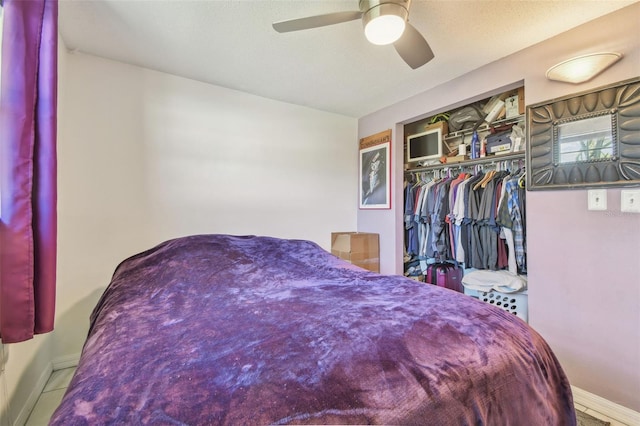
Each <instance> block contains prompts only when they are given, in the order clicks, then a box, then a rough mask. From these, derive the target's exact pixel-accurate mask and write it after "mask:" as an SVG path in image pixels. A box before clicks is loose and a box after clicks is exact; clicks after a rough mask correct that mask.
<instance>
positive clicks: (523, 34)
mask: <svg viewBox="0 0 640 426" xmlns="http://www.w3.org/2000/svg"><path fill="white" fill-rule="evenodd" d="M636 1H637V0H636ZM634 2H635V1H633V0H629V1H623V0H556V1H546V0H545V1H543V0H534V1H526V0H512V1H509V0H499V1H490V0H472V1H462V0H460V1H458V0H435V1H432V0H429V1H425V0H414V1H413V4H412V6H411V10H410V14H409V20H410V22H411V23H412V24H413V25H414V26H415V27H416V28H417V29H418V30H419V31H420V32H421V33H422V34H423V35H424V37H425V38H426V39H427V41H428V42H429V44H430V45H431V48H432V49H433V51H434V53H435V59H433V60H432V61H431V62H429V63H427V64H426V65H424V66H422V67H421V68H418V69H416V70H412V69H411V68H409V67H408V66H407V65H406V64H405V63H404V62H403V61H402V60H401V59H400V57H399V56H398V54H397V53H396V52H395V50H394V48H393V47H392V46H374V45H371V44H369V43H368V42H367V41H366V39H365V38H364V33H363V30H362V23H361V22H360V21H358V20H356V21H351V22H347V23H342V24H338V25H332V26H328V27H323V28H316V29H312V30H306V31H299V32H292V33H285V34H279V33H277V32H275V31H274V30H273V29H272V27H271V23H272V22H274V21H281V20H285V19H291V18H297V17H304V16H309V15H315V14H322V13H330V12H336V11H346V10H357V8H358V1H357V0H348V1H346V0H345V1H309V0H293V1H292V0H275V1H266V0H200V1H189V0H170V1H167V0H125V1H122V0H120V1H114V0H93V1H86V0H60V3H59V4H60V6H59V15H60V16H59V20H60V21H59V29H60V33H61V36H62V39H63V41H64V43H65V45H66V47H67V48H68V49H70V50H77V51H80V52H84V53H88V54H92V55H96V56H101V57H104V58H109V59H113V60H117V61H121V62H125V63H130V64H134V65H138V66H142V67H146V68H150V69H154V70H158V71H163V72H166V73H170V74H175V75H179V76H183V77H187V78H191V79H194V80H199V81H203V82H207V83H212V84H215V85H219V86H223V87H227V88H231V89H237V90H241V91H244V92H248V93H252V94H255V95H259V96H263V97H267V98H271V99H276V100H281V101H285V102H290V103H293V104H298V105H305V106H309V107H312V108H316V109H320V110H325V111H330V112H335V113H339V114H344V115H348V116H352V117H361V116H364V115H366V114H368V113H371V112H374V111H377V110H379V109H381V108H383V107H385V106H387V105H389V104H392V103H395V102H397V101H400V100H403V99H406V98H408V97H411V96H413V95H414V94H416V93H419V92H422V91H424V90H427V89H429V88H430V87H433V86H436V85H438V84H440V83H443V82H446V81H448V80H451V79H453V78H455V77H457V76H460V75H462V74H465V73H467V72H469V71H472V70H474V69H476V68H478V67H480V66H482V65H484V64H487V63H489V62H493V61H495V60H497V59H500V58H502V57H504V56H507V55H509V54H511V53H514V52H516V51H518V50H521V49H523V48H525V47H527V46H530V45H532V44H535V43H538V42H540V41H542V40H545V39H547V38H549V37H552V36H554V35H556V34H559V33H561V32H563V31H566V30H568V29H570V28H573V27H575V26H577V25H580V24H582V23H584V22H587V21H590V20H592V19H595V18H597V17H598V16H601V15H604V14H607V13H610V12H612V11H614V10H617V9H619V8H622V7H624V6H627V5H629V4H631V3H634Z"/></svg>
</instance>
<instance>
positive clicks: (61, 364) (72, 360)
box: [13, 353, 80, 426]
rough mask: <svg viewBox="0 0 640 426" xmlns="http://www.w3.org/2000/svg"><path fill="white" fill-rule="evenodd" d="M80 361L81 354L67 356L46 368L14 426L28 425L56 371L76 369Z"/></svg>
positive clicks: (57, 359)
mask: <svg viewBox="0 0 640 426" xmlns="http://www.w3.org/2000/svg"><path fill="white" fill-rule="evenodd" d="M79 360H80V354H79V353H77V354H72V355H66V356H62V357H59V358H56V359H54V360H53V361H51V362H49V363H48V364H47V365H46V366H45V368H44V370H43V371H42V373H41V374H40V377H39V378H38V381H37V382H36V384H35V386H34V388H33V389H32V390H31V393H30V394H29V397H28V398H27V401H26V402H25V404H24V406H23V407H22V410H20V413H18V416H17V417H16V419H15V421H14V423H13V424H14V426H18V425H24V424H25V423H27V420H28V419H29V415H30V414H31V411H33V408H34V407H35V406H36V403H37V402H38V398H40V394H42V391H43V390H44V387H45V386H46V385H47V382H48V381H49V378H50V377H51V373H53V372H54V371H56V370H63V369H65V368H71V367H76V366H77V365H78V361H79Z"/></svg>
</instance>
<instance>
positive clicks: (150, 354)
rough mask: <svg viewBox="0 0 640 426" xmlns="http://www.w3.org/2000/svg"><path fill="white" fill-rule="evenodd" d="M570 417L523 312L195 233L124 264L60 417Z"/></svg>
mask: <svg viewBox="0 0 640 426" xmlns="http://www.w3.org/2000/svg"><path fill="white" fill-rule="evenodd" d="M310 423H313V424H330V423H334V424H335V423H340V424H346V423H350V424H353V423H357V424H372V423H376V424H402V425H408V424H423V425H424V424H426V425H479V424H485V425H524V424H527V425H563V424H568V425H573V424H575V413H574V408H573V400H572V395H571V390H570V386H569V383H568V380H567V379H566V377H565V375H564V373H563V371H562V369H561V367H560V365H559V364H558V362H557V360H556V358H555V356H554V354H553V353H552V352H551V350H550V349H549V347H548V346H547V344H546V343H545V342H544V340H543V339H542V338H541V337H540V336H539V335H538V334H537V333H536V332H535V331H534V330H532V329H531V328H530V327H529V326H528V325H527V324H526V323H525V322H523V321H522V320H520V319H519V318H517V317H516V316H514V315H513V314H510V313H506V312H504V311H502V310H501V309H499V308H496V307H494V306H491V305H488V304H485V303H483V302H480V301H477V300H475V299H473V298H471V297H469V296H465V295H462V294H459V293H456V292H453V291H449V290H446V289H443V288H439V287H436V286H432V285H426V284H422V283H419V282H417V281H412V280H410V279H407V278H404V277H401V276H384V275H380V274H376V273H372V272H368V271H365V270H362V269H359V268H356V267H354V266H352V265H350V264H349V263H347V262H344V261H342V260H340V259H338V258H336V257H334V256H332V255H331V254H329V253H327V252H326V251H324V250H322V249H321V248H320V247H319V246H318V245H316V244H315V243H312V242H309V241H300V240H281V239H276V238H269V237H254V236H244V237H238V236H229V235H196V236H190V237H184V238H178V239H174V240H170V241H167V242H165V243H162V244H160V245H158V246H157V247H154V248H153V249H151V250H148V251H145V252H143V253H140V254H138V255H135V256H133V257H131V258H129V259H127V260H125V261H124V262H122V263H121V264H120V265H119V266H118V268H117V269H116V271H115V273H114V276H113V279H112V281H111V283H110V285H109V286H108V288H107V289H106V290H105V292H104V294H103V296H102V298H101V299H100V301H99V303H98V305H97V306H96V308H95V309H94V312H93V314H92V316H91V327H90V332H89V336H88V338H87V341H86V343H85V346H84V348H83V352H82V356H81V359H80V363H79V365H78V368H77V370H76V374H75V376H74V377H73V379H72V381H71V384H70V386H69V388H68V390H67V393H66V395H65V397H64V399H63V401H62V403H61V405H60V406H59V408H58V409H57V411H56V412H55V414H54V416H53V418H52V420H51V424H54V425H76V424H77V425H85V424H86V425H96V424H128V425H134V424H153V425H160V424H162V425H165V424H166V425H185V424H186V425H209V424H228V425H254V424H256V425H266V424H310Z"/></svg>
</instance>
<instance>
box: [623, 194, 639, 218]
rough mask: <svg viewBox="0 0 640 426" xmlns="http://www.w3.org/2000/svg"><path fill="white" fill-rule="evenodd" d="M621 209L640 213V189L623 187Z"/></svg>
mask: <svg viewBox="0 0 640 426" xmlns="http://www.w3.org/2000/svg"><path fill="white" fill-rule="evenodd" d="M620 211H622V212H626V213H640V189H634V190H632V189H623V190H622V191H620Z"/></svg>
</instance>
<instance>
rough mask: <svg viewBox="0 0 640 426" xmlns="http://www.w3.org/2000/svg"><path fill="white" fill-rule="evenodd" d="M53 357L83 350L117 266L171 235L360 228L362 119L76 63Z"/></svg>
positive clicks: (70, 67)
mask: <svg viewBox="0 0 640 426" xmlns="http://www.w3.org/2000/svg"><path fill="white" fill-rule="evenodd" d="M67 62H68V63H67V79H66V84H65V86H64V88H63V89H64V91H65V103H64V105H63V112H64V117H63V119H62V120H61V123H60V124H61V129H60V136H61V137H60V141H59V148H58V155H59V227H60V232H59V239H58V243H59V257H60V258H59V283H60V287H59V292H58V294H59V300H58V316H57V324H56V331H55V350H54V356H62V355H65V354H69V353H74V352H78V351H79V350H80V347H81V344H82V342H83V341H84V338H85V335H86V331H87V327H88V316H89V312H90V309H91V308H92V307H93V305H94V304H95V301H96V300H97V298H98V297H99V295H100V293H101V292H102V290H103V289H104V287H105V286H106V285H107V284H108V282H109V279H110V277H111V274H112V273H113V270H114V269H115V267H116V266H117V264H118V263H119V262H120V261H121V260H123V259H124V258H125V257H128V256H130V255H132V254H135V253H137V252H139V251H142V250H145V249H147V248H150V247H151V246H153V245H155V244H157V243H160V242H162V241H164V240H166V239H169V238H175V237H179V236H183V235H188V234H198V233H229V234H260V235H270V236H276V237H283V238H301V239H309V240H313V241H316V242H317V243H319V244H320V245H321V246H322V247H324V248H325V249H330V236H331V232H332V231H336V230H352V229H354V228H355V226H356V220H355V218H356V208H357V206H356V204H355V202H354V194H355V193H356V187H357V174H356V169H357V161H354V158H357V144H356V141H357V138H356V134H357V122H356V120H355V119H353V118H349V117H345V116H340V115H336V114H329V113H325V112H321V111H317V110H313V109H309V108H305V107H299V106H294V105H290V104H286V103H282V102H276V101H272V100H268V99H265V98H260V97H256V96H253V95H248V94H245V93H241V92H237V91H232V90H228V89H224V88H221V87H217V86H212V85H207V84H203V83H199V82H196V81H193V80H188V79H184V78H180V77H176V76H171V75H167V74H162V73H159V72H155V71H150V70H146V69H142V68H139V67H135V66H129V65H124V64H121V63H117V62H113V61H107V60H103V59H99V58H96V57H92V56H86V55H74V54H72V55H69V57H68V58H67Z"/></svg>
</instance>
